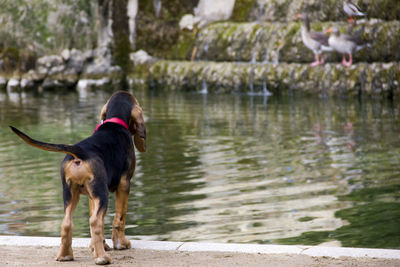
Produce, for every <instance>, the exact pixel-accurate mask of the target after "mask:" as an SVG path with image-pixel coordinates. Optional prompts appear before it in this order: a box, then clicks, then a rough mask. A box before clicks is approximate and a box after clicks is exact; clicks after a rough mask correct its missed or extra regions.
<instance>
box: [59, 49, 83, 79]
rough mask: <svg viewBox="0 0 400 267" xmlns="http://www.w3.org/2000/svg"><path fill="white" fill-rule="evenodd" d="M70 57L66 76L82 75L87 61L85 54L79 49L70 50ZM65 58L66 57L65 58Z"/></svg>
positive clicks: (67, 62) (67, 61) (65, 72)
mask: <svg viewBox="0 0 400 267" xmlns="http://www.w3.org/2000/svg"><path fill="white" fill-rule="evenodd" d="M68 51H69V52H68V57H67V60H65V61H66V64H65V65H66V66H65V71H64V74H66V75H71V74H73V75H79V74H81V73H82V71H83V68H84V64H85V61H86V58H85V54H84V53H82V51H80V50H77V49H72V50H68ZM63 58H64V57H63Z"/></svg>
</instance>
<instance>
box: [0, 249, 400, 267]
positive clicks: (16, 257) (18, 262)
mask: <svg viewBox="0 0 400 267" xmlns="http://www.w3.org/2000/svg"><path fill="white" fill-rule="evenodd" d="M57 252H58V248H57V247H27V246H20V247H18V246H0V266H66V267H70V266H71V267H74V266H95V264H94V260H93V258H92V256H91V252H90V251H89V249H87V248H74V257H75V260H74V261H71V262H57V261H55V257H56V254H57ZM109 255H110V256H111V257H112V259H113V263H112V265H110V266H113V267H114V266H163V267H164V266H218V267H219V266H246V267H249V266H400V260H392V259H375V258H337V259H336V258H329V257H310V256H306V255H289V254H245V253H226V252H224V253H220V252H182V251H154V250H142V249H130V250H123V251H110V252H109Z"/></svg>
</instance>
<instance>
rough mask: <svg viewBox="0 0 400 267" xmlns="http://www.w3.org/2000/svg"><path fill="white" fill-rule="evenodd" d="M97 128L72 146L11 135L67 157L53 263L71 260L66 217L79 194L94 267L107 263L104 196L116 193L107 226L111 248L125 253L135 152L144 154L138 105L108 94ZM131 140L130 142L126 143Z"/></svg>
mask: <svg viewBox="0 0 400 267" xmlns="http://www.w3.org/2000/svg"><path fill="white" fill-rule="evenodd" d="M100 120H101V121H102V123H101V124H99V125H98V126H97V127H96V129H95V131H94V132H93V134H92V135H91V136H90V137H88V138H86V139H84V140H82V141H80V142H79V143H77V144H75V145H64V144H50V143H45V142H41V141H37V140H34V139H32V138H31V137H29V136H27V135H26V134H24V133H23V132H21V131H19V130H18V129H16V128H14V127H12V126H10V128H11V129H12V131H13V132H14V133H15V134H17V135H18V136H19V137H20V138H22V140H24V141H25V142H26V143H28V144H29V145H31V146H34V147H36V148H40V149H43V150H47V151H53V152H62V153H65V154H67V155H66V156H65V158H64V160H63V162H62V163H61V182H62V186H63V199H64V219H63V222H62V225H61V247H60V251H59V253H58V255H57V258H56V260H57V261H72V260H73V259H74V256H73V253H72V247H71V245H72V231H73V222H72V215H73V213H74V210H75V208H76V206H77V204H78V201H79V197H80V195H81V194H87V195H89V207H90V219H89V223H90V234H91V242H90V248H91V250H92V252H93V257H94V258H95V263H96V264H99V265H104V264H109V263H111V258H110V256H109V255H108V254H107V253H106V250H108V249H109V247H108V246H107V244H106V243H105V240H104V216H105V214H106V211H107V207H108V194H109V192H116V201H115V202H116V203H115V217H114V221H113V224H112V241H113V246H114V249H118V250H120V249H128V248H130V247H131V243H130V241H129V240H128V239H127V238H126V237H125V220H126V211H127V205H128V195H129V191H130V180H131V178H132V176H133V173H134V172H135V166H136V160H135V149H134V146H136V149H137V150H138V151H140V152H145V151H146V126H145V124H144V120H143V111H142V108H141V107H140V105H139V102H138V101H137V100H136V98H135V97H134V96H132V95H131V94H129V93H127V92H124V91H119V92H116V93H114V94H113V95H112V96H111V97H110V99H109V100H108V101H107V103H106V104H105V105H104V106H103V108H102V110H101V113H100ZM132 136H133V141H132Z"/></svg>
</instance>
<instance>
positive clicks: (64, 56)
mask: <svg viewBox="0 0 400 267" xmlns="http://www.w3.org/2000/svg"><path fill="white" fill-rule="evenodd" d="M70 56H71V53H70V51H69V49H64V50H63V51H62V52H61V57H62V59H63V60H64V61H68V60H69V57H70Z"/></svg>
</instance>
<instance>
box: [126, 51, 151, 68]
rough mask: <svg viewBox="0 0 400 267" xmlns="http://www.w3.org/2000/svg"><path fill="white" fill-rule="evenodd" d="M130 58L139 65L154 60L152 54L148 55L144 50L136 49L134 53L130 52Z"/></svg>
mask: <svg viewBox="0 0 400 267" xmlns="http://www.w3.org/2000/svg"><path fill="white" fill-rule="evenodd" d="M129 57H130V59H131V60H132V62H133V63H134V64H135V65H141V64H151V63H154V62H155V61H156V60H155V58H153V57H152V56H150V55H149V54H148V53H147V52H146V51H144V50H139V51H136V52H135V53H131V54H130V55H129Z"/></svg>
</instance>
